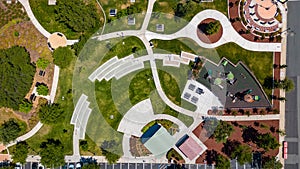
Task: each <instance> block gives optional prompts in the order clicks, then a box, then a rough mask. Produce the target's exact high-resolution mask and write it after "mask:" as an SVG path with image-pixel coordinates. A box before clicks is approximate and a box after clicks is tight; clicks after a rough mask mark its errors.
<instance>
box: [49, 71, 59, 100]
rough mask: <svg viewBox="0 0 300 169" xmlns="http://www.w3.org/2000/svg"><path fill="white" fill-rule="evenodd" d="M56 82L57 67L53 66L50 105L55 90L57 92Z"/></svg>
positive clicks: (57, 78) (57, 77)
mask: <svg viewBox="0 0 300 169" xmlns="http://www.w3.org/2000/svg"><path fill="white" fill-rule="evenodd" d="M58 80H59V67H58V66H56V65H54V73H53V80H52V87H51V92H50V102H51V103H54V99H55V95H56V90H57V86H58Z"/></svg>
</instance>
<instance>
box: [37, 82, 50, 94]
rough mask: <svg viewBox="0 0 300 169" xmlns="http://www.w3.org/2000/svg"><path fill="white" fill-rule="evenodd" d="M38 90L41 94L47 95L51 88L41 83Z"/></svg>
mask: <svg viewBox="0 0 300 169" xmlns="http://www.w3.org/2000/svg"><path fill="white" fill-rule="evenodd" d="M36 91H37V93H38V94H39V95H43V96H47V95H48V92H49V89H48V87H47V86H46V85H45V84H41V85H39V86H38V87H37V89H36Z"/></svg>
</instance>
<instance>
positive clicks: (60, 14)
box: [55, 0, 100, 33]
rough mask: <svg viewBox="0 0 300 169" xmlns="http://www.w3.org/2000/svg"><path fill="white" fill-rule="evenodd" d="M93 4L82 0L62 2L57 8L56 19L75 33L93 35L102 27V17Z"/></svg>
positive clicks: (63, 0) (64, 0)
mask: <svg viewBox="0 0 300 169" xmlns="http://www.w3.org/2000/svg"><path fill="white" fill-rule="evenodd" d="M96 11H97V10H96V8H95V5H94V4H93V3H90V4H87V5H86V4H85V3H84V2H83V1H80V0H73V1H69V0H60V1H58V2H57V5H56V6H55V13H56V15H55V18H56V19H57V20H58V21H59V22H61V23H63V24H65V25H66V26H67V27H69V28H71V29H72V30H73V31H75V32H89V33H93V32H95V31H96V30H97V29H98V28H99V27H100V17H99V14H97V12H96Z"/></svg>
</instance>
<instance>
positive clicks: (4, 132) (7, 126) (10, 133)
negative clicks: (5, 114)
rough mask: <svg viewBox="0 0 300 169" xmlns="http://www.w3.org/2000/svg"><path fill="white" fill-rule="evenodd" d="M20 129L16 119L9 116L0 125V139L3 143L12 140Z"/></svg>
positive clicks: (18, 133)
mask: <svg viewBox="0 0 300 169" xmlns="http://www.w3.org/2000/svg"><path fill="white" fill-rule="evenodd" d="M22 129H23V127H22V126H21V125H20V123H19V122H18V121H17V120H16V119H13V118H10V119H9V120H8V121H5V122H4V123H3V124H2V125H1V126H0V141H2V142H3V143H9V142H10V141H14V140H15V139H16V138H17V137H18V136H19V135H20V133H21V132H22Z"/></svg>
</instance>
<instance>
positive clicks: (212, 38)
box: [197, 18, 223, 44]
mask: <svg viewBox="0 0 300 169" xmlns="http://www.w3.org/2000/svg"><path fill="white" fill-rule="evenodd" d="M214 21H216V20H215V19H212V18H208V19H204V20H203V21H201V22H200V24H199V25H198V29H197V35H198V38H199V39H200V40H201V41H202V42H204V43H208V44H212V43H216V42H217V41H219V40H220V39H221V37H222V35H223V27H222V25H221V28H220V30H219V31H218V32H217V33H214V34H212V35H206V34H205V33H204V29H205V27H206V25H207V24H208V23H210V22H214Z"/></svg>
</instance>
